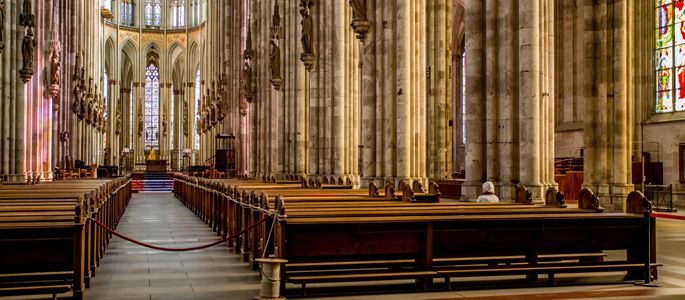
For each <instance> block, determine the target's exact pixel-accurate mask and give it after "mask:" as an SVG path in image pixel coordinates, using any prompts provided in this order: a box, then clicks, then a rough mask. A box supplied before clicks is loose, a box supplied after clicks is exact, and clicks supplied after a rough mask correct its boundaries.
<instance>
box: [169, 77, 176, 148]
mask: <svg viewBox="0 0 685 300" xmlns="http://www.w3.org/2000/svg"><path fill="white" fill-rule="evenodd" d="M174 102H176V95H175V93H174V84H173V83H172V84H171V101H170V103H171V105H170V106H171V112H170V113H169V115H170V116H171V117H170V118H169V124H170V126H169V128H170V131H171V132H170V133H169V143H170V145H169V146H170V147H169V149H171V150H174V106H175V105H174V104H175V103H174Z"/></svg>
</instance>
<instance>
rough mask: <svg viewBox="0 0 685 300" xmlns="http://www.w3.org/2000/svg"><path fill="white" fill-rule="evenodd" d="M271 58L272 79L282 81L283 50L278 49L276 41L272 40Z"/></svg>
mask: <svg viewBox="0 0 685 300" xmlns="http://www.w3.org/2000/svg"><path fill="white" fill-rule="evenodd" d="M269 58H270V59H271V63H270V66H271V79H272V80H274V79H281V49H279V48H278V45H276V42H275V41H274V40H271V52H270V53H269Z"/></svg>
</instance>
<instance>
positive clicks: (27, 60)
mask: <svg viewBox="0 0 685 300" xmlns="http://www.w3.org/2000/svg"><path fill="white" fill-rule="evenodd" d="M36 46H37V43H36V41H35V40H34V39H33V27H30V26H29V27H27V29H26V35H24V40H23V42H22V44H21V54H22V59H23V67H22V69H21V70H19V74H20V75H21V78H22V79H23V80H24V83H27V82H29V80H30V79H31V77H32V76H33V55H34V54H35V52H36Z"/></svg>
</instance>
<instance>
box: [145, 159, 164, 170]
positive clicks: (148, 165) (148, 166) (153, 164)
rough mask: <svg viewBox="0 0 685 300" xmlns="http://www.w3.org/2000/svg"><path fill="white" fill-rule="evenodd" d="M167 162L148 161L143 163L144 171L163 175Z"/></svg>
mask: <svg viewBox="0 0 685 300" xmlns="http://www.w3.org/2000/svg"><path fill="white" fill-rule="evenodd" d="M166 166H167V161H166V159H165V160H159V159H148V160H147V161H145V171H146V172H148V173H152V172H156V173H160V172H162V173H165V172H166Z"/></svg>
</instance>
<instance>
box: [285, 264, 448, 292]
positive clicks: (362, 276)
mask: <svg viewBox="0 0 685 300" xmlns="http://www.w3.org/2000/svg"><path fill="white" fill-rule="evenodd" d="M437 275H438V273H437V272H435V271H411V270H410V271H405V270H400V271H380V272H349V273H345V274H312V275H298V276H292V277H289V278H288V281H290V282H292V283H296V284H301V286H302V296H303V297H306V296H307V284H308V283H325V282H345V281H364V282H367V281H385V280H399V279H419V280H420V282H421V283H422V284H423V290H424V291H426V290H428V282H429V279H430V278H433V277H435V276H437Z"/></svg>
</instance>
